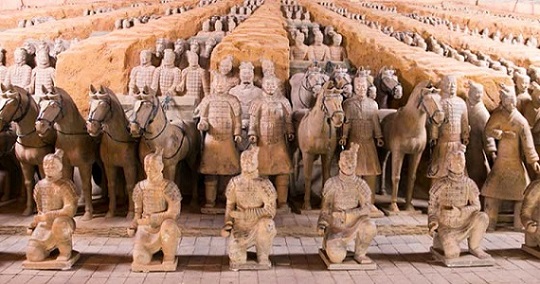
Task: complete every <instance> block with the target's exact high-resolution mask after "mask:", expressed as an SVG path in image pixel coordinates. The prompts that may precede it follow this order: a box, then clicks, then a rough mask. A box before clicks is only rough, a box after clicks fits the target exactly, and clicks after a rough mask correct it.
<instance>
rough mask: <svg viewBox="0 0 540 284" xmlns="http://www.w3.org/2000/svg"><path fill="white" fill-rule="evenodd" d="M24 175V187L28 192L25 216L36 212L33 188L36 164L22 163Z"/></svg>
mask: <svg viewBox="0 0 540 284" xmlns="http://www.w3.org/2000/svg"><path fill="white" fill-rule="evenodd" d="M20 164H21V169H22V173H23V177H24V187H25V190H26V191H25V192H26V208H25V209H24V211H23V213H22V214H23V215H24V216H29V215H32V213H34V196H33V194H32V190H33V189H34V172H35V168H34V165H30V164H27V163H20Z"/></svg>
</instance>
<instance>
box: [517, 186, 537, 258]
mask: <svg viewBox="0 0 540 284" xmlns="http://www.w3.org/2000/svg"><path fill="white" fill-rule="evenodd" d="M539 214H540V181H539V180H535V181H533V182H531V184H529V186H528V187H527V189H526V190H525V197H524V199H523V207H522V208H521V214H520V217H521V222H522V223H523V226H524V227H525V244H524V245H523V249H525V250H527V251H531V252H533V254H534V255H536V256H537V257H540V231H539V230H538V222H540V215H539Z"/></svg>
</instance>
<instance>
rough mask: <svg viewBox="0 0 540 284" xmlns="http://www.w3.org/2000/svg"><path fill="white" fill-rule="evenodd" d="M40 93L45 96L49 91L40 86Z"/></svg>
mask: <svg viewBox="0 0 540 284" xmlns="http://www.w3.org/2000/svg"><path fill="white" fill-rule="evenodd" d="M41 92H42V93H43V94H46V93H48V92H49V90H47V88H46V87H45V85H41Z"/></svg>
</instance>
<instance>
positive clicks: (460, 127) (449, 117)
mask: <svg viewBox="0 0 540 284" xmlns="http://www.w3.org/2000/svg"><path fill="white" fill-rule="evenodd" d="M441 105H442V108H443V110H444V117H445V118H446V119H445V121H444V123H443V124H442V125H441V126H440V127H439V128H437V127H436V126H433V127H432V128H431V139H430V142H431V144H434V145H435V146H434V148H433V156H432V162H431V164H430V165H429V169H428V175H427V176H428V177H429V178H432V179H438V178H442V177H444V176H446V174H447V168H448V166H447V165H446V163H447V161H448V157H447V155H448V153H450V152H452V151H454V150H457V149H458V148H459V147H460V146H461V144H465V145H467V144H469V117H468V114H467V105H466V104H465V101H463V99H461V98H460V97H458V96H457V79H456V77H455V76H453V75H447V76H444V77H443V79H442V81H441Z"/></svg>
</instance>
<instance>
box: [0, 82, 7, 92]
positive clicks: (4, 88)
mask: <svg viewBox="0 0 540 284" xmlns="http://www.w3.org/2000/svg"><path fill="white" fill-rule="evenodd" d="M5 91H6V87H5V86H4V84H3V83H0V92H2V93H3V92H5Z"/></svg>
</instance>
